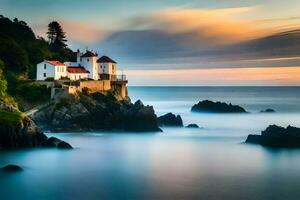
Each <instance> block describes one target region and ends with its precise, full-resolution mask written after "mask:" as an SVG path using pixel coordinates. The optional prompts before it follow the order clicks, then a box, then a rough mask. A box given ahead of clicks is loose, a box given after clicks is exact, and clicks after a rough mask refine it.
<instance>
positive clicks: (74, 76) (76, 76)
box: [67, 67, 90, 80]
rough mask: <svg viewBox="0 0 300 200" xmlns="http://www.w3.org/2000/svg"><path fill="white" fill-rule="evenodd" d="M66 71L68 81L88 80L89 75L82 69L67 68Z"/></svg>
mask: <svg viewBox="0 0 300 200" xmlns="http://www.w3.org/2000/svg"><path fill="white" fill-rule="evenodd" d="M67 71H68V78H69V79H70V80H80V79H88V78H89V74H90V72H89V71H87V70H86V69H85V68H84V67H68V68H67Z"/></svg>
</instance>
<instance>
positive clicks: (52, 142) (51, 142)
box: [43, 137, 73, 149]
mask: <svg viewBox="0 0 300 200" xmlns="http://www.w3.org/2000/svg"><path fill="white" fill-rule="evenodd" d="M43 146H44V147H55V148H59V149H73V147H72V146H71V145H70V144H69V143H67V142H64V141H62V140H60V139H58V138H56V137H50V138H48V139H47V140H46V141H45V142H44V144H43Z"/></svg>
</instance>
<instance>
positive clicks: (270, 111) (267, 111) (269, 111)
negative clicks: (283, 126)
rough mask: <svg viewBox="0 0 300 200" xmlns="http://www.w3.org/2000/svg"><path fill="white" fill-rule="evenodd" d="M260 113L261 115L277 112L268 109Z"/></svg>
mask: <svg viewBox="0 0 300 200" xmlns="http://www.w3.org/2000/svg"><path fill="white" fill-rule="evenodd" d="M260 112H261V113H274V112H275V110H273V109H271V108H268V109H266V110H261V111H260Z"/></svg>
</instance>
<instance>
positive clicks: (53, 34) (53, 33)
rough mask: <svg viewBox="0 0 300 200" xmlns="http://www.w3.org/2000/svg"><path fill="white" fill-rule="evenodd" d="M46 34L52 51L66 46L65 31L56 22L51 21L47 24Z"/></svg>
mask: <svg viewBox="0 0 300 200" xmlns="http://www.w3.org/2000/svg"><path fill="white" fill-rule="evenodd" d="M47 36H48V40H49V45H50V48H51V49H52V50H53V51H59V50H62V49H64V48H65V47H67V44H66V42H67V40H66V33H65V32H64V31H63V28H62V27H61V25H60V24H59V23H58V22H56V21H53V22H51V23H50V24H49V25H48V32H47Z"/></svg>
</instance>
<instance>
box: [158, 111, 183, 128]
mask: <svg viewBox="0 0 300 200" xmlns="http://www.w3.org/2000/svg"><path fill="white" fill-rule="evenodd" d="M157 122H158V125H159V126H180V127H182V126H183V122H182V119H181V116H180V115H177V116H176V115H174V114H173V113H167V114H165V115H163V116H160V117H158V118H157Z"/></svg>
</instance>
